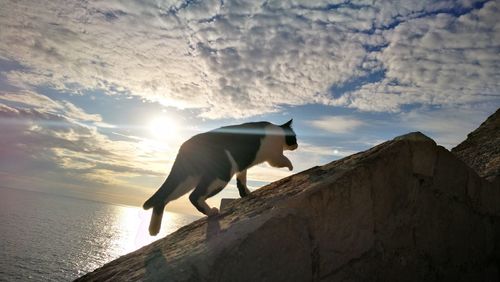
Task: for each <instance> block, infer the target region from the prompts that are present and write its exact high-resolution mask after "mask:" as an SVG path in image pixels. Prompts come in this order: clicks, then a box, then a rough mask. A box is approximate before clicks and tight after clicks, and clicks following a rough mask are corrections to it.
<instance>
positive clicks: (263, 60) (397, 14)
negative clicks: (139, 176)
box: [0, 0, 499, 118]
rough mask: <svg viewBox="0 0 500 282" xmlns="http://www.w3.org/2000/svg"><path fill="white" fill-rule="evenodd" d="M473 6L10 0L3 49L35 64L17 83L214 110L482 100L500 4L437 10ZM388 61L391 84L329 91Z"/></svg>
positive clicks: (12, 75) (228, 113) (489, 81)
mask: <svg viewBox="0 0 500 282" xmlns="http://www.w3.org/2000/svg"><path fill="white" fill-rule="evenodd" d="M473 2H474V1H464V3H461V2H454V1H377V2H376V3H375V4H371V1H370V2H369V3H368V2H367V3H364V2H359V4H358V3H347V2H346V3H344V2H338V3H335V2H334V3H333V4H334V6H335V5H337V7H335V8H328V5H329V4H332V3H331V2H329V1H328V2H325V1H316V2H311V1H305V2H304V1H262V2H261V1H251V2H248V1H243V2H241V1H224V4H223V5H221V2H220V1H200V2H194V1H190V2H186V3H183V2H177V1H161V2H158V1H144V2H141V3H139V2H133V1H130V2H123V1H104V2H102V1H101V2H95V1H90V2H80V1H66V0H65V1H51V2H50V3H42V2H39V1H27V0H26V1H16V2H5V3H3V4H2V9H1V10H0V26H1V27H2V28H1V29H0V37H1V38H2V41H1V42H0V56H1V57H3V58H8V59H9V60H14V61H17V62H19V63H20V64H22V66H24V69H21V70H11V71H9V72H7V73H4V75H5V76H6V77H7V79H8V80H9V82H10V83H12V84H14V85H16V86H23V87H29V86H37V85H42V84H45V83H48V84H50V85H51V86H52V87H55V88H59V89H68V88H69V89H70V90H71V91H78V90H79V89H104V90H106V91H107V92H109V93H120V92H124V93H127V95H136V96H140V97H143V98H145V99H148V100H152V101H158V102H160V103H162V104H164V105H169V106H174V107H178V108H195V109H198V110H199V114H200V115H201V116H203V117H208V118H220V117H243V116H250V115H256V114H260V113H262V112H272V111H277V110H279V107H280V105H303V104H310V103H321V104H327V105H344V106H350V107H354V108H359V109H363V110H373V111H386V110H389V111H398V110H399V108H400V107H401V105H404V104H406V103H416V102H417V103H425V104H442V103H466V102H477V101H479V102H481V101H485V100H491V99H495V98H492V96H489V95H496V94H498V89H499V85H498V84H497V83H496V81H499V78H498V68H499V67H498V66H499V64H498V57H497V56H496V54H497V49H495V48H498V42H499V32H498V30H499V29H498V23H497V22H496V21H495V16H494V15H495V14H496V12H497V11H498V3H497V1H490V2H488V3H486V4H485V7H483V8H482V9H480V10H478V11H473V12H471V13H469V14H467V15H464V16H461V17H459V18H456V17H455V16H452V15H445V14H438V15H435V14H434V13H435V12H436V11H446V9H451V8H456V9H458V10H460V9H465V8H467V7H470V6H472V4H471V3H473ZM426 13H430V14H429V15H427V14H426ZM393 26H397V27H396V28H394V29H392V27H393ZM389 27H390V28H389ZM367 46H375V47H377V46H387V47H386V48H381V49H380V51H373V50H370V49H369V48H367ZM382 69H385V70H386V78H385V79H384V80H383V81H381V82H376V83H373V84H367V85H365V86H363V87H362V88H361V89H359V90H358V91H355V92H353V93H351V94H349V95H346V96H345V97H344V96H343V97H340V98H338V99H335V98H333V97H332V96H331V94H330V93H329V88H330V86H332V85H342V84H344V83H346V82H349V81H351V80H356V79H357V78H359V77H364V76H367V75H370V74H371V73H373V72H374V71H379V70H382ZM496 99H498V98H496Z"/></svg>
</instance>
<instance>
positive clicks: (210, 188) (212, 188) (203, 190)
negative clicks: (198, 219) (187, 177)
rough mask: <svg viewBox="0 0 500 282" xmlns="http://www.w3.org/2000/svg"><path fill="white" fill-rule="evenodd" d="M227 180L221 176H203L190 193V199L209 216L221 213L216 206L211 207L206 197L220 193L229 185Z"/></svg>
mask: <svg viewBox="0 0 500 282" xmlns="http://www.w3.org/2000/svg"><path fill="white" fill-rule="evenodd" d="M227 182H228V181H226V180H222V179H219V178H211V177H210V178H209V177H203V178H202V179H201V181H200V183H198V186H196V188H195V189H194V191H193V192H192V193H191V194H190V195H189V200H190V201H191V203H192V204H193V205H194V206H195V207H196V209H197V210H199V211H200V212H202V213H203V214H205V215H208V216H214V215H217V214H218V213H219V209H217V208H216V207H213V208H210V206H208V204H207V203H206V199H208V198H210V197H212V196H214V195H215V194H217V193H219V192H220V191H221V190H222V189H224V187H226V185H227Z"/></svg>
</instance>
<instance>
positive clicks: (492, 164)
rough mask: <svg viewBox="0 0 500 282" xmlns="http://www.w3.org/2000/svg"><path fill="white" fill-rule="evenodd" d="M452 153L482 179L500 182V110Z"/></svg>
mask: <svg viewBox="0 0 500 282" xmlns="http://www.w3.org/2000/svg"><path fill="white" fill-rule="evenodd" d="M451 151H452V152H453V153H454V154H455V155H457V156H458V158H459V159H461V160H462V161H464V162H465V163H466V164H467V165H468V166H470V167H471V168H473V169H474V170H475V171H476V172H477V173H478V174H479V175H480V176H481V177H484V178H486V179H488V180H490V181H494V180H495V179H498V180H500V109H498V110H497V111H496V112H495V113H494V114H493V115H491V116H490V117H489V118H488V119H487V120H486V121H485V122H483V124H481V126H479V128H478V129H476V130H474V131H473V132H471V133H470V134H469V135H467V139H466V140H465V141H463V142H462V143H460V144H459V145H458V146H456V147H455V148H453V149H452V150H451Z"/></svg>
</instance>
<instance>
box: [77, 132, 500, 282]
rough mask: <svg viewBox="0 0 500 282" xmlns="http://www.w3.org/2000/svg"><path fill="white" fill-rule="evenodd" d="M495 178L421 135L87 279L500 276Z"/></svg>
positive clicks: (288, 183) (309, 178)
mask: <svg viewBox="0 0 500 282" xmlns="http://www.w3.org/2000/svg"><path fill="white" fill-rule="evenodd" d="M493 185H494V184H493V183H491V182H489V181H486V180H485V179H483V178H481V177H479V176H478V175H477V173H476V172H475V171H474V170H473V169H471V168H469V167H468V166H467V165H466V164H464V163H463V162H462V161H460V160H458V159H457V157H456V156H455V155H453V154H452V153H450V152H449V151H447V150H446V149H444V148H443V147H440V146H437V145H436V144H435V142H434V141H433V140H431V139H429V138H428V137H426V136H425V135H423V134H421V133H418V132H417V133H411V134H408V135H405V136H401V137H398V138H396V139H394V140H392V141H388V142H385V143H383V144H381V145H379V146H376V147H374V148H372V149H370V150H368V151H366V152H362V153H358V154H355V155H352V156H350V157H347V158H344V159H341V160H338V161H334V162H332V163H329V164H327V165H324V166H318V167H314V168H311V169H309V170H306V171H303V172H301V173H298V174H296V175H293V176H290V177H287V178H284V179H282V180H279V181H277V182H274V183H272V184H270V185H267V186H265V187H263V188H261V189H259V190H257V191H254V192H253V193H252V194H251V195H250V196H249V197H247V198H244V199H238V200H235V201H233V202H231V203H229V204H228V205H227V206H226V207H225V209H224V210H223V212H222V213H221V215H220V216H219V217H217V218H212V219H207V218H203V219H200V220H198V221H196V222H193V223H192V224H190V225H187V226H185V227H183V228H181V229H179V230H178V231H176V232H174V233H173V234H171V235H169V236H167V237H166V238H164V239H161V240H158V241H156V242H154V243H152V244H150V245H148V246H145V247H143V248H142V249H140V250H137V251H135V252H133V253H130V254H128V255H125V256H123V257H120V258H118V259H117V260H115V261H112V262H110V263H108V264H106V265H104V266H103V267H102V268H99V269H97V270H95V271H94V272H92V273H88V274H86V275H85V276H83V277H81V278H80V279H78V280H79V281H105V280H118V281H121V280H127V281H134V280H140V281H499V279H500V259H499V258H500V228H499V226H500V225H499V224H498V222H499V221H498V216H499V215H500V210H499V207H500V198H495V197H496V196H492V195H498V194H488V197H487V199H485V197H483V193H482V191H483V190H484V189H489V190H491V191H492V190H493V189H494V188H495V187H493Z"/></svg>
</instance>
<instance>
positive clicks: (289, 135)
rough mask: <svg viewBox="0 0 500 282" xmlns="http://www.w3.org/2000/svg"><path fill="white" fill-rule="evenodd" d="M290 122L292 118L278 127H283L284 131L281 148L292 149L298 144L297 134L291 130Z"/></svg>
mask: <svg viewBox="0 0 500 282" xmlns="http://www.w3.org/2000/svg"><path fill="white" fill-rule="evenodd" d="M292 122H293V119H291V120H289V121H288V122H286V123H284V124H282V125H280V127H281V128H282V129H283V131H285V144H284V146H283V149H285V150H292V151H293V150H295V149H297V147H298V146H299V145H298V144H297V135H295V131H293V128H292Z"/></svg>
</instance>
